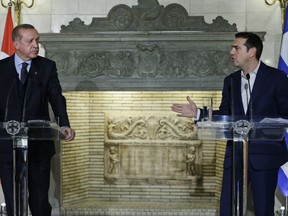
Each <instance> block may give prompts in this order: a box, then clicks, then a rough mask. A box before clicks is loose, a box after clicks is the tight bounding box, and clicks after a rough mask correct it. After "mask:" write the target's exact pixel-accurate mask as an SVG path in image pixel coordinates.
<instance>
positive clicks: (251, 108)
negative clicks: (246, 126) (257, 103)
mask: <svg viewBox="0 0 288 216" xmlns="http://www.w3.org/2000/svg"><path fill="white" fill-rule="evenodd" d="M246 79H247V80H248V87H249V94H250V101H249V116H250V121H252V117H253V104H252V91H251V85H250V74H249V73H247V74H246ZM247 109H248V107H247Z"/></svg>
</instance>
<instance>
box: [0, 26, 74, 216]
mask: <svg viewBox="0 0 288 216" xmlns="http://www.w3.org/2000/svg"><path fill="white" fill-rule="evenodd" d="M12 39H13V43H14V46H15V49H16V52H15V54H14V55H12V56H11V57H8V58H6V59H3V60H1V61H0V121H1V122H6V121H9V120H16V121H19V122H27V121H28V120H33V119H34V120H35V119H42V120H48V121H49V120H50V117H49V104H50V105H51V107H52V110H53V113H54V115H55V117H56V119H59V126H60V127H61V132H62V133H63V134H64V135H65V141H71V140H73V139H74V136H75V133H74V131H73V129H71V128H70V123H69V120H68V115H67V112H66V100H65V98H64V96H63V95H62V88H61V86H60V83H59V80H58V75H57V70H56V64H55V62H54V61H51V60H49V59H47V58H44V57H40V56H38V51H39V44H38V43H39V34H38V32H37V30H36V29H35V28H34V27H33V26H32V25H29V24H22V25H19V26H16V27H15V28H14V30H13V33H12ZM23 63H24V64H25V66H24V68H23ZM21 71H23V76H24V77H23V76H22V74H21V73H22V72H21ZM54 153H55V148H54V143H53V141H49V140H46V141H45V140H44V141H35V140H29V145H28V170H29V172H28V191H29V207H30V210H31V213H32V215H33V216H34V215H35V216H46V215H47V216H50V215H51V206H50V204H49V200H48V190H49V184H50V162H51V157H52V156H53V155H54ZM0 178H1V183H2V188H3V192H4V197H5V202H6V206H7V212H8V216H12V215H14V214H13V145H12V141H3V140H0Z"/></svg>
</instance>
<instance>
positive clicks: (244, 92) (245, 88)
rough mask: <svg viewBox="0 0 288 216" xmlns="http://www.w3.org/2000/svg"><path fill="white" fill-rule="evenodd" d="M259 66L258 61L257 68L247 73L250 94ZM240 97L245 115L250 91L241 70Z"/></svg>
mask: <svg viewBox="0 0 288 216" xmlns="http://www.w3.org/2000/svg"><path fill="white" fill-rule="evenodd" d="M259 66H260V61H259V63H258V65H257V67H256V68H255V70H254V71H252V72H249V74H250V80H249V82H250V87H251V93H252V91H253V86H254V83H255V79H256V75H257V72H258V69H259ZM241 95H242V102H243V108H244V111H245V114H246V113H247V109H248V104H249V101H250V90H249V83H248V80H247V79H246V77H245V76H244V72H243V71H242V70H241Z"/></svg>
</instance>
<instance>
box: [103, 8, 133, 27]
mask: <svg viewBox="0 0 288 216" xmlns="http://www.w3.org/2000/svg"><path fill="white" fill-rule="evenodd" d="M108 19H109V20H111V21H112V25H113V26H114V27H115V30H123V29H127V28H128V27H129V26H130V25H131V24H132V22H133V19H134V17H133V12H132V10H131V8H130V7H128V6H127V5H124V4H121V5H117V6H115V7H113V8H112V9H111V10H110V12H109V14H108Z"/></svg>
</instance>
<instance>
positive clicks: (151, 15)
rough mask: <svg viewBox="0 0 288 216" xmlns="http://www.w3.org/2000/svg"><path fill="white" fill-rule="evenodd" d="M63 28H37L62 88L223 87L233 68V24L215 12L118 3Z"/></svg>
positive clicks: (149, 3) (150, 3)
mask: <svg viewBox="0 0 288 216" xmlns="http://www.w3.org/2000/svg"><path fill="white" fill-rule="evenodd" d="M61 28H62V29H61V33H45V34H41V43H42V45H43V46H44V48H45V51H46V52H45V55H46V56H47V57H48V58H51V59H52V60H55V61H56V63H57V67H58V73H59V78H60V81H61V84H62V87H63V89H64V90H77V91H78V90H79V91H81V90H112V91H118V90H120V91H122V90H124V91H126V90H129V91H130V90H131V91H143V90H199V89H201V90H221V89H222V85H223V79H224V77H225V76H226V75H227V74H229V73H231V72H233V71H235V70H236V68H235V67H233V66H232V64H231V63H230V55H229V50H230V47H231V42H232V41H233V40H234V35H235V33H236V31H237V28H236V25H235V24H232V25H231V24H229V22H228V21H227V20H225V19H224V18H223V17H220V16H219V17H217V18H215V19H214V20H213V23H212V24H208V23H205V22H204V17H203V16H188V15H187V11H186V10H185V8H184V7H183V6H181V5H179V4H170V5H167V6H166V7H164V6H163V5H160V4H159V3H158V1H157V0H149V1H138V5H136V6H132V7H131V8H130V7H128V6H127V5H124V4H119V5H116V6H115V7H113V8H112V9H111V10H110V12H109V14H108V17H107V18H93V21H92V23H91V24H89V25H85V24H84V22H83V21H81V19H79V18H75V19H74V20H73V21H72V22H70V24H69V25H67V26H64V25H63V26H62V27H61ZM259 34H260V36H261V37H262V38H264V34H265V33H264V32H260V33H259Z"/></svg>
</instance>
